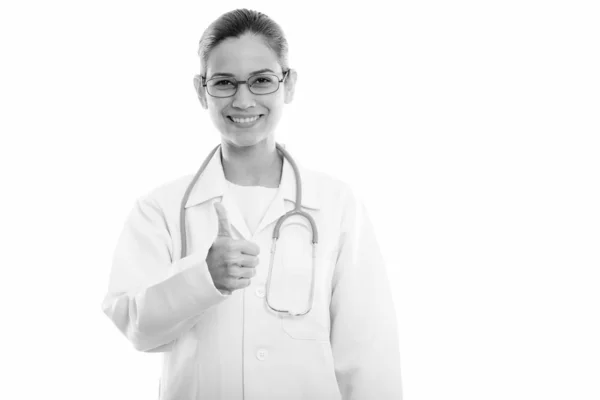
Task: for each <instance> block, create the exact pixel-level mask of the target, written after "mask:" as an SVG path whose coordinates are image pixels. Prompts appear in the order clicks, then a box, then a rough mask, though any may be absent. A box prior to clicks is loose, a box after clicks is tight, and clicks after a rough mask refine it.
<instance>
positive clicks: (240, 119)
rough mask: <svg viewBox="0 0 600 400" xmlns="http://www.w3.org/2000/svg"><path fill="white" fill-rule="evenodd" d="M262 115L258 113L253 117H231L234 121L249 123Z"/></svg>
mask: <svg viewBox="0 0 600 400" xmlns="http://www.w3.org/2000/svg"><path fill="white" fill-rule="evenodd" d="M259 117H260V115H257V116H256V117H252V118H235V117H231V119H232V120H233V122H237V123H238V124H239V123H246V124H247V123H249V122H254V121H256V120H257V119H258V118H259Z"/></svg>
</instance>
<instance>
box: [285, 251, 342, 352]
mask: <svg viewBox="0 0 600 400" xmlns="http://www.w3.org/2000/svg"><path fill="white" fill-rule="evenodd" d="M327 261H328V260H327V259H325V258H322V257H317V258H316V259H315V282H314V285H315V289H314V294H313V301H312V304H310V303H309V300H310V284H311V273H312V271H311V269H310V268H302V269H301V270H300V271H301V272H300V271H299V272H298V273H296V274H295V278H296V280H297V283H298V288H299V289H300V290H290V291H289V293H288V294H289V295H293V296H290V297H294V298H295V299H296V304H297V305H296V308H295V310H300V309H301V310H305V309H306V308H307V307H308V305H309V304H310V311H309V312H308V313H307V314H305V315H301V316H290V315H285V314H283V315H281V326H282V329H283V330H284V332H285V333H286V334H287V335H289V336H290V337H291V338H293V339H298V340H318V341H329V326H330V319H329V303H330V296H328V294H327V293H328V292H327V290H326V287H327V285H326V284H324V282H323V278H324V274H322V273H320V272H323V269H324V268H326V267H327Z"/></svg>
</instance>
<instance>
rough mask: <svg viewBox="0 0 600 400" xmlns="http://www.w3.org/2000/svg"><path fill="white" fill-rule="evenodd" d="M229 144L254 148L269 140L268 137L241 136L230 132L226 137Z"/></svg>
mask: <svg viewBox="0 0 600 400" xmlns="http://www.w3.org/2000/svg"><path fill="white" fill-rule="evenodd" d="M224 138H225V140H226V141H227V142H229V143H230V144H232V145H233V146H235V147H252V146H255V145H257V144H259V143H261V142H264V141H265V140H266V139H267V136H263V135H261V136H256V135H252V134H247V135H245V134H240V133H239V132H236V133H234V132H228V133H227V134H225V135H224Z"/></svg>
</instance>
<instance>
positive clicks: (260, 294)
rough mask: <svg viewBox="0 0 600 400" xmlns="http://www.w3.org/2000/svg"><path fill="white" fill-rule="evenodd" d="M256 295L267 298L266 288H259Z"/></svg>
mask: <svg viewBox="0 0 600 400" xmlns="http://www.w3.org/2000/svg"><path fill="white" fill-rule="evenodd" d="M256 295H257V296H258V297H261V298H262V297H265V288H263V287H259V288H257V289H256Z"/></svg>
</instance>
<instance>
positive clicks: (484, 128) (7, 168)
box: [0, 0, 600, 400]
mask: <svg viewBox="0 0 600 400" xmlns="http://www.w3.org/2000/svg"><path fill="white" fill-rule="evenodd" d="M593 3H595V2H593V1H589V2H584V1H526V0H520V1H513V0H508V1H506V0H505V1H464V0H461V1H453V2H448V1H439V0H438V1H433V0H421V1H410V2H391V1H390V2H388V1H368V2H361V3H360V4H356V5H353V4H351V3H349V2H339V3H334V2H326V1H318V2H314V3H310V2H284V1H273V2H267V1H247V2H234V1H213V2H208V1H179V2H177V1H175V2H169V3H168V2H164V1H163V2H158V1H124V0H122V1H112V0H111V1H102V2H101V1H96V2H91V1H47V2H43V1H21V2H17V1H6V2H4V1H3V2H2V5H1V6H0V58H1V60H2V61H1V63H0V68H1V74H0V96H1V103H0V106H1V108H0V113H1V116H0V133H1V143H0V144H1V146H0V162H1V163H2V164H1V171H2V172H1V173H2V181H1V185H2V186H1V187H2V196H1V202H2V229H1V232H2V233H1V234H2V241H1V243H2V253H1V254H2V267H3V271H4V273H3V279H2V289H1V290H0V296H1V299H0V300H1V301H0V304H1V306H2V313H3V317H2V321H3V324H2V330H1V331H0V332H1V333H0V335H2V343H3V345H4V346H3V351H2V355H1V357H0V360H1V361H0V363H1V364H0V365H1V368H2V371H1V372H2V375H1V376H2V385H1V387H0V391H3V393H2V394H0V397H2V398H6V399H41V398H61V399H154V398H156V396H157V390H158V377H159V374H160V369H159V360H160V355H157V354H144V353H139V352H136V351H135V350H134V349H133V347H131V345H130V344H129V343H128V342H127V341H126V339H125V338H124V337H123V336H122V335H121V334H120V333H119V332H118V330H117V329H116V327H114V326H113V325H112V324H111V322H110V321H109V319H108V318H106V316H104V314H103V313H102V312H101V309H100V303H101V301H102V299H103V297H104V294H105V291H106V288H107V283H108V275H109V270H110V264H111V257H112V252H113V250H114V246H115V244H116V240H117V236H118V234H119V232H120V230H121V228H122V226H123V223H124V221H125V217H126V215H127V214H128V212H129V210H130V209H131V207H132V206H133V202H134V200H135V199H136V198H137V197H139V196H141V195H143V194H145V193H146V192H148V191H149V190H151V189H152V188H154V187H156V186H158V185H160V184H162V183H164V182H167V181H169V180H171V179H173V178H176V177H179V176H181V175H184V174H188V173H192V172H194V171H195V170H196V169H197V168H198V166H199V165H200V163H201V161H202V160H203V159H204V157H205V155H206V153H207V152H208V150H209V149H210V148H212V146H213V145H214V144H216V143H217V142H218V140H219V137H218V133H217V132H216V131H215V130H214V128H213V127H212V125H211V122H210V119H209V117H208V114H207V113H206V112H205V111H204V110H203V109H202V108H201V107H200V104H199V103H198V101H197V98H196V96H195V93H194V89H193V85H192V77H193V75H194V74H195V73H197V71H198V69H199V60H198V58H197V55H196V50H197V45H198V39H199V38H200V36H201V34H202V31H203V30H204V29H205V28H206V27H207V25H208V24H209V23H210V22H211V21H213V20H214V19H216V18H217V17H218V16H219V15H221V14H222V13H224V12H226V11H229V10H231V9H234V8H238V7H248V8H254V9H257V10H260V11H263V12H265V13H267V14H268V15H269V16H271V17H272V18H274V19H275V20H276V21H277V22H279V23H280V25H281V26H282V27H283V28H284V30H285V32H286V33H287V36H288V41H289V43H290V50H291V53H290V57H291V64H292V67H294V68H296V69H297V70H298V74H299V80H298V87H297V93H296V98H295V100H294V102H293V103H292V104H291V105H289V106H287V107H286V111H285V116H284V120H283V121H282V123H281V125H280V129H279V133H278V134H279V140H280V141H282V142H284V143H286V146H287V148H288V150H290V151H291V152H292V153H293V154H294V155H295V157H296V158H297V159H298V160H299V161H300V162H301V163H303V164H305V165H307V166H309V167H312V168H315V169H319V170H323V171H325V172H327V173H329V174H331V175H334V176H336V177H338V178H341V179H343V180H345V181H347V182H349V183H350V184H351V185H352V186H353V187H354V188H355V189H356V190H357V191H358V192H359V193H360V195H361V196H362V198H363V200H364V202H365V203H366V205H367V208H368V210H369V212H370V216H371V218H372V219H373V221H374V223H375V227H376V229H377V234H378V238H379V240H380V243H381V247H382V250H383V252H384V256H385V258H386V260H387V261H388V269H389V276H390V284H391V286H392V288H393V290H394V296H395V297H394V300H395V302H396V307H397V312H398V319H399V325H400V342H401V351H402V367H403V376H402V380H403V384H404V395H405V399H406V400H430V399H431V400H434V399H435V400H437V399H460V400H482V399H485V400H487V399H523V400H531V399H545V400H547V399H577V400H587V399H595V400H598V399H600V290H599V287H600V279H599V269H600V262H599V261H600V260H599V259H600V254H599V253H600V251H599V239H600V211H599V209H600V208H599V207H598V205H599V204H600V190H599V182H600V157H599V154H600V146H599V144H598V143H599V141H598V135H599V134H600V129H599V128H600V123H599V119H600V118H599V111H600V79H599V77H600V73H598V71H600V60H599V48H600V40H599V38H600V29H599V25H600V24H599V23H598V21H599V20H600V14H599V13H598V11H597V9H595V8H594V7H593V5H594V4H593Z"/></svg>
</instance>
